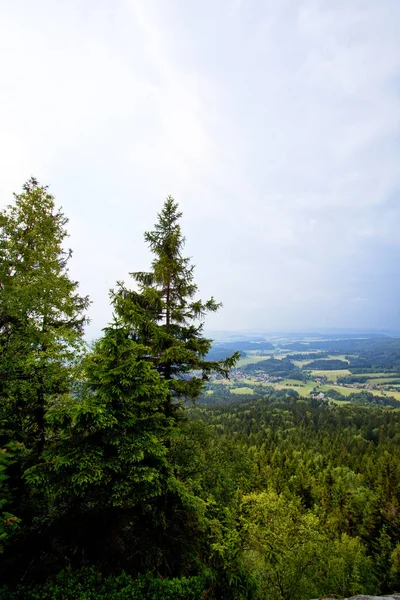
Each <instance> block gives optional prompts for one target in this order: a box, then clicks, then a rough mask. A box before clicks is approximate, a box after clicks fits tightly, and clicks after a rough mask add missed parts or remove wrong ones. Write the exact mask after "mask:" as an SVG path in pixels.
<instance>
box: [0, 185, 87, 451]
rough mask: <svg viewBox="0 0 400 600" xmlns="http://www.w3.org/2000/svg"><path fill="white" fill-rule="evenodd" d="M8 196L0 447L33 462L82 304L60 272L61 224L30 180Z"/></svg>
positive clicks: (2, 254)
mask: <svg viewBox="0 0 400 600" xmlns="http://www.w3.org/2000/svg"><path fill="white" fill-rule="evenodd" d="M14 196H15V203H14V204H13V205H12V206H8V207H7V208H6V209H5V210H3V211H2V212H1V213H0V396H1V408H0V416H1V424H0V426H1V441H2V442H3V444H4V443H7V442H8V441H9V440H10V439H13V440H14V441H20V442H22V443H23V444H25V446H26V447H27V449H29V450H30V451H31V453H33V456H35V455H37V454H40V452H41V450H42V449H43V447H44V444H45V437H46V435H45V413H46V406H47V405H48V404H49V403H51V402H54V400H55V398H57V397H59V396H60V395H62V394H64V393H67V392H69V390H70V385H71V365H72V363H73V361H74V359H75V357H76V354H77V352H79V350H80V348H82V334H83V327H84V325H85V323H86V320H87V319H86V316H85V311H86V309H87V308H88V305H89V300H88V298H87V297H85V296H80V295H79V294H78V291H77V288H78V284H77V282H75V281H73V280H72V279H71V278H70V275H69V273H68V262H69V260H70V258H71V254H72V253H71V250H68V249H65V248H64V241H65V238H66V237H67V235H68V234H67V231H66V229H65V226H66V224H67V222H68V220H67V219H66V217H65V216H64V214H63V213H62V211H61V210H57V209H56V207H55V201H54V197H53V196H52V195H51V194H49V193H48V191H47V187H43V186H41V185H39V183H38V182H37V181H36V179H34V178H31V179H29V180H28V181H27V182H26V183H25V184H24V186H23V192H22V193H21V194H19V195H14Z"/></svg>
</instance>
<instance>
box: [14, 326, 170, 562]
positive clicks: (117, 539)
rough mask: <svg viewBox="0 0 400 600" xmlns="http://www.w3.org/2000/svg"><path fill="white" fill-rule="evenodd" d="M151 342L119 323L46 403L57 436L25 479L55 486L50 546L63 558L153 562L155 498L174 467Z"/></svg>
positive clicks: (162, 384) (163, 393)
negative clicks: (56, 400)
mask: <svg viewBox="0 0 400 600" xmlns="http://www.w3.org/2000/svg"><path fill="white" fill-rule="evenodd" d="M148 352H149V349H148V348H146V347H144V346H142V345H140V344H137V343H135V342H134V341H133V340H131V339H129V337H128V335H127V331H126V328H125V327H123V326H121V325H120V324H119V323H118V322H115V323H113V324H112V326H110V327H108V328H106V329H105V333H104V336H103V337H102V338H101V339H100V340H99V341H98V342H96V344H95V345H94V347H93V351H92V352H91V353H90V354H89V355H88V356H87V357H86V358H85V360H84V363H83V364H84V369H83V370H84V374H85V380H84V382H83V384H82V388H81V391H80V395H79V397H78V398H77V399H76V401H75V402H74V403H70V404H69V406H67V407H61V406H58V405H55V406H54V407H53V408H52V409H51V410H50V411H49V412H48V415H47V420H48V422H49V425H50V426H51V429H52V431H53V436H54V441H53V443H52V444H50V445H49V446H48V447H47V448H46V449H45V451H44V452H43V454H42V460H41V462H40V463H38V464H37V465H35V466H34V467H32V468H31V469H29V470H28V471H27V473H26V480H27V481H28V482H29V483H30V484H31V485H32V486H33V487H36V488H37V489H38V490H40V489H41V488H42V487H44V486H45V487H46V489H48V490H49V505H50V506H49V514H50V515H51V518H50V519H48V522H50V527H49V529H48V530H47V532H46V537H47V538H48V539H49V540H56V544H54V545H51V544H52V542H51V543H50V547H51V554H52V555H53V556H57V555H62V556H63V557H64V560H65V559H67V562H66V563H65V562H64V566H68V565H69V564H70V565H71V564H75V566H81V565H82V564H85V561H87V560H90V561H91V562H92V563H95V564H97V565H98V566H103V567H104V566H110V565H113V566H114V567H118V566H119V567H121V566H124V567H125V568H128V569H129V570H135V569H136V570H138V569H139V570H140V565H142V567H143V565H146V566H147V567H148V568H150V567H151V564H153V565H154V564H156V560H157V551H158V548H157V547H156V545H155V544H154V539H153V540H152V544H150V543H149V541H148V540H149V537H152V529H154V528H155V527H156V520H157V516H156V515H155V510H154V500H155V498H157V497H159V496H161V495H162V494H164V493H165V490H166V487H167V486H168V485H169V482H170V480H171V478H172V477H173V475H172V470H171V468H170V466H169V463H168V460H167V456H166V455H167V448H166V443H165V442H166V439H167V438H168V437H169V435H170V430H171V423H170V421H171V420H170V419H167V417H166V416H165V415H164V412H163V410H162V407H163V405H164V402H165V398H166V396H167V394H168V388H167V385H166V383H165V382H164V381H163V380H162V378H161V377H160V375H159V374H158V373H157V371H156V370H155V369H153V367H152V365H151V363H150V362H149V361H148V360H147V355H148ZM153 538H154V536H153ZM48 547H49V544H48ZM68 561H69V562H68ZM147 562H149V563H151V564H147Z"/></svg>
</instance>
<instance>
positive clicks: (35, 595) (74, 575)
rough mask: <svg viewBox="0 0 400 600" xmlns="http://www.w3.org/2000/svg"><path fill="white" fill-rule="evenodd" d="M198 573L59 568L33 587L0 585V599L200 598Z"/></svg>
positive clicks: (156, 599) (200, 588) (131, 599)
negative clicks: (166, 574) (171, 574)
mask: <svg viewBox="0 0 400 600" xmlns="http://www.w3.org/2000/svg"><path fill="white" fill-rule="evenodd" d="M204 592H206V590H205V585H204V580H203V578H201V577H191V578H185V577H182V578H180V579H160V578H156V577H154V576H152V575H150V574H148V575H146V576H139V577H137V578H131V577H129V575H127V574H125V573H121V574H120V575H117V576H114V575H113V576H109V577H106V578H103V577H102V576H101V574H100V573H98V572H96V571H94V570H93V569H90V568H88V569H84V570H82V571H77V572H73V571H70V570H65V571H61V572H60V573H59V574H58V575H57V577H56V578H55V580H54V581H51V582H49V583H46V584H44V585H38V586H35V587H33V588H29V587H25V586H18V587H17V589H11V588H8V587H3V588H0V600H67V599H71V600H104V598H107V600H124V599H125V600H200V599H201V598H204V597H205V596H204Z"/></svg>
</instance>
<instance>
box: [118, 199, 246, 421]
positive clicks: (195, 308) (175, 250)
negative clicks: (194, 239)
mask: <svg viewBox="0 0 400 600" xmlns="http://www.w3.org/2000/svg"><path fill="white" fill-rule="evenodd" d="M181 216H182V213H181V212H180V211H179V209H178V204H177V202H175V200H174V199H173V198H172V197H171V196H168V197H167V199H166V200H165V202H164V205H163V208H162V210H161V212H160V213H159V214H158V221H157V223H156V224H155V227H154V230H153V231H148V232H146V233H145V235H144V238H145V241H146V242H147V244H148V245H149V248H150V250H151V252H152V253H153V256H154V258H153V261H152V264H151V271H149V272H134V273H131V276H132V278H133V279H134V281H135V282H136V287H137V289H136V290H129V289H128V288H127V287H126V286H125V285H124V284H123V283H121V282H120V283H119V284H118V289H117V291H116V292H114V293H113V300H114V305H115V310H116V313H117V314H118V315H119V316H120V318H121V319H122V320H123V321H124V322H125V323H127V324H128V325H129V326H130V335H131V337H132V339H134V340H135V341H137V342H138V343H141V344H145V345H146V346H148V347H150V348H151V354H150V356H149V360H151V361H152V362H153V364H154V366H155V368H156V369H157V371H158V372H159V373H160V374H161V375H162V377H163V378H164V379H165V380H166V381H167V382H168V385H169V390H170V393H169V395H168V398H167V401H166V405H165V413H166V415H168V416H170V415H176V414H177V409H178V407H179V406H180V402H179V401H180V400H186V399H190V400H195V399H196V398H197V397H198V396H199V395H200V393H201V391H202V389H203V387H204V384H205V383H206V382H207V381H208V380H209V376H210V374H211V373H213V372H214V373H218V374H221V375H223V376H225V377H226V376H227V375H228V373H229V371H230V369H231V368H232V367H233V366H234V364H235V362H236V360H237V358H238V354H237V353H236V354H234V355H233V356H231V357H230V358H228V359H226V360H223V361H209V360H207V354H208V352H209V350H210V348H211V343H212V340H210V339H208V338H206V337H204V336H203V320H204V316H205V315H206V313H208V312H215V311H217V310H218V309H219V308H220V307H221V304H218V303H217V302H216V301H215V300H214V298H211V299H209V300H207V301H206V302H203V301H201V300H198V299H196V298H195V296H196V293H197V290H198V288H197V285H196V284H195V282H194V266H193V265H192V264H191V261H190V258H188V257H184V256H183V249H184V245H185V238H184V237H183V235H182V231H181V226H180V223H179V220H180V218H181Z"/></svg>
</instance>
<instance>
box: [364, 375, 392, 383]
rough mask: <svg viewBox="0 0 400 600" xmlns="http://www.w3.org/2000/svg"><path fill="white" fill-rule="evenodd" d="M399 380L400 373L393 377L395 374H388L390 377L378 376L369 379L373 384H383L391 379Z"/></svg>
mask: <svg viewBox="0 0 400 600" xmlns="http://www.w3.org/2000/svg"><path fill="white" fill-rule="evenodd" d="M399 380H400V375H396V376H395V377H393V375H388V377H377V378H376V379H374V378H373V377H371V379H368V383H370V384H371V385H381V384H382V383H390V382H391V381H399Z"/></svg>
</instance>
